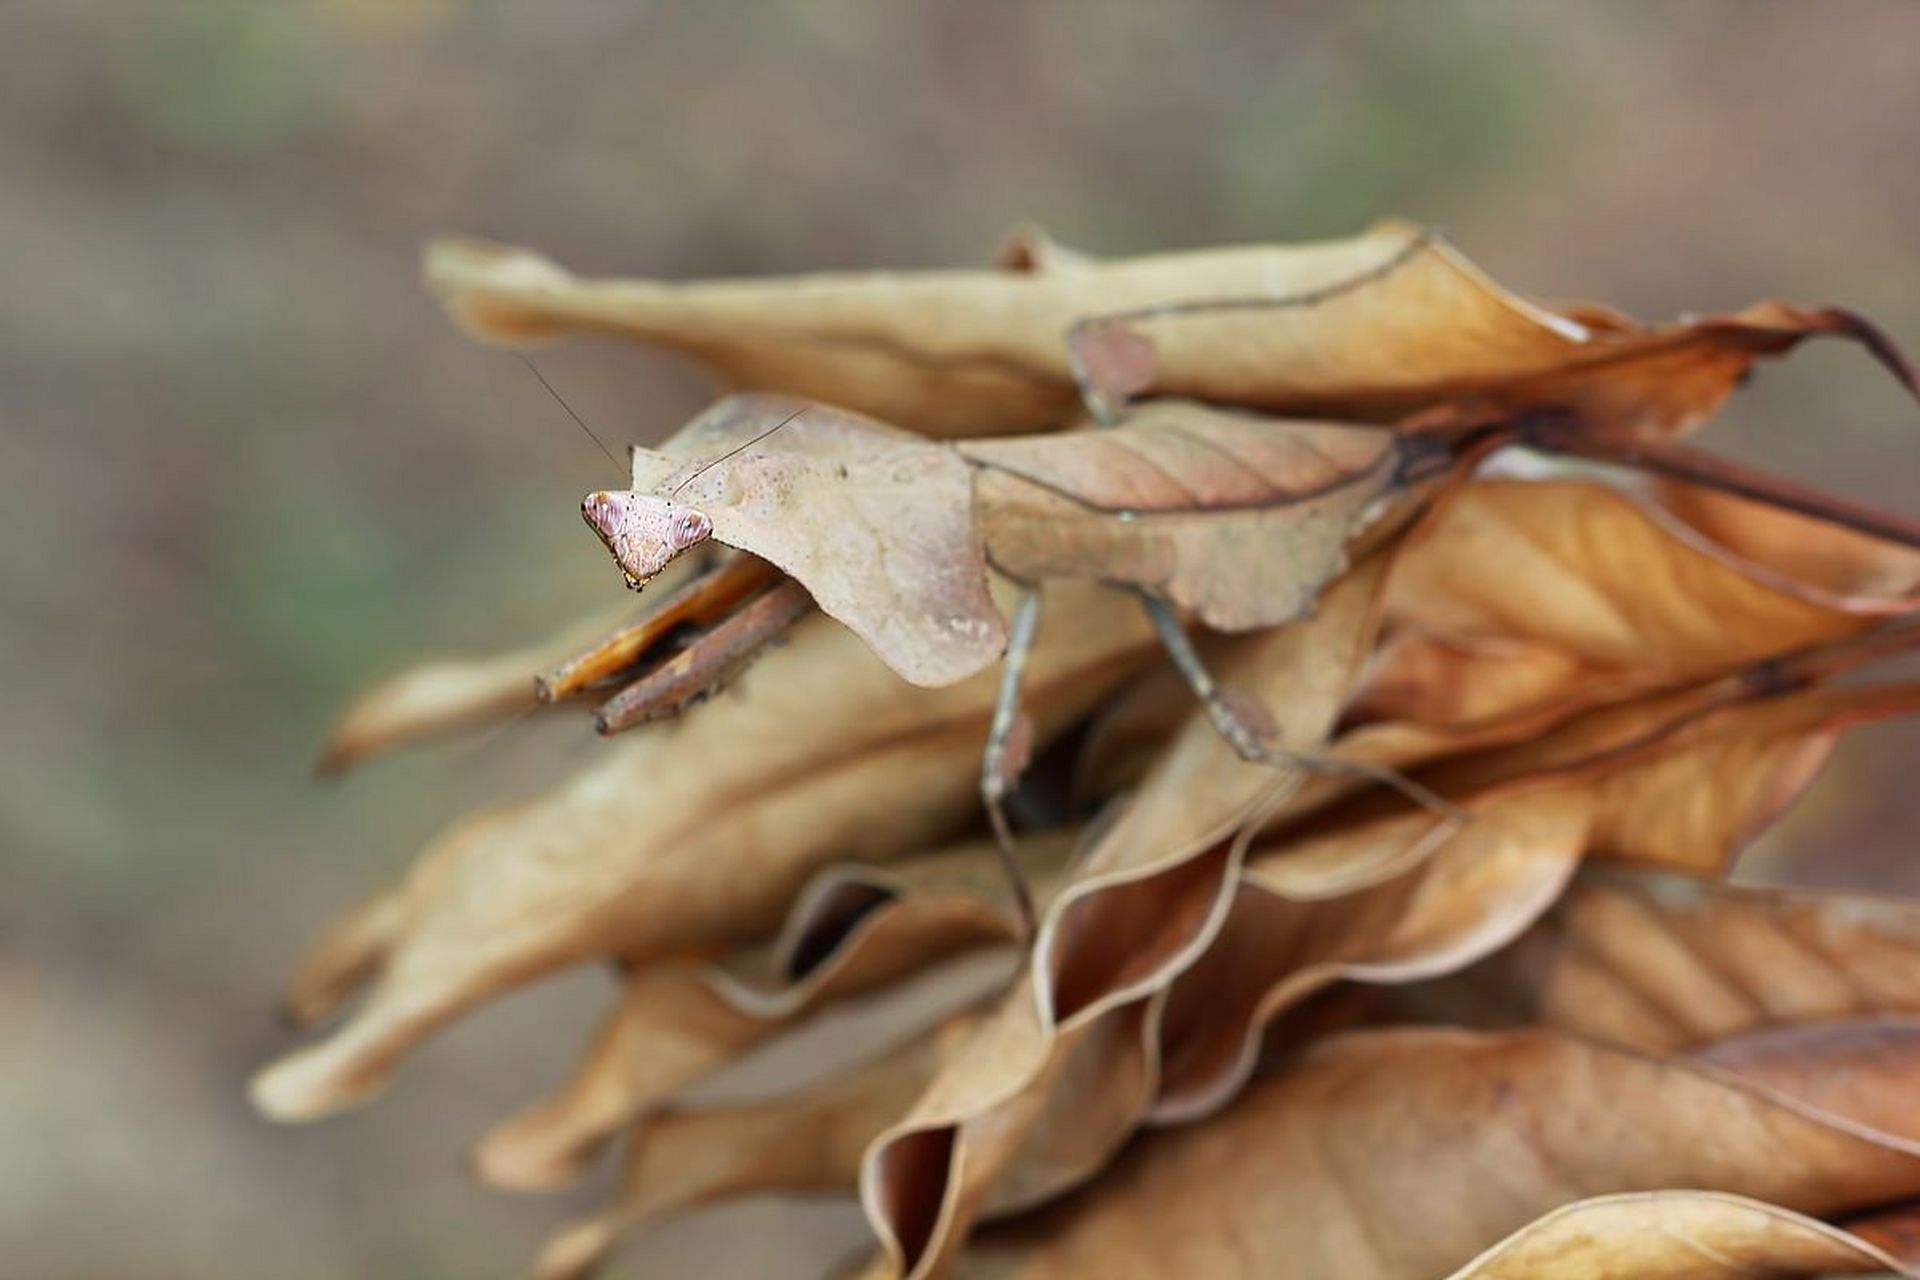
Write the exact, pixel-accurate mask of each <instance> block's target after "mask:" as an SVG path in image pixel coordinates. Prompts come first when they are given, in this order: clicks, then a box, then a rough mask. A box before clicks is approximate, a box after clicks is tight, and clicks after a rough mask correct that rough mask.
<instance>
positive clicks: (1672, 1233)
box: [1447, 1191, 1913, 1280]
mask: <svg viewBox="0 0 1920 1280" xmlns="http://www.w3.org/2000/svg"><path fill="white" fill-rule="evenodd" d="M1886 1271H1892V1272H1898V1273H1899V1274H1900V1275H1911V1274H1913V1273H1912V1272H1910V1271H1909V1270H1908V1269H1907V1268H1905V1267H1904V1266H1902V1265H1901V1264H1900V1262H1899V1261H1898V1260H1897V1259H1896V1258H1895V1257H1894V1256H1893V1255H1892V1254H1890V1253H1888V1252H1886V1251H1885V1250H1883V1249H1881V1248H1880V1247H1879V1246H1878V1245H1876V1244H1875V1243H1874V1242H1873V1241H1872V1240H1871V1239H1868V1238H1865V1237H1863V1236H1861V1235H1857V1234H1853V1233H1851V1232H1848V1231H1841V1230H1839V1229H1837V1228H1835V1227H1832V1226H1829V1225H1828V1224H1827V1223H1824V1222H1821V1221H1820V1220H1819V1219H1817V1218H1809V1217H1807V1216H1806V1215H1805V1214H1799V1213H1793V1212H1790V1211H1789V1210H1786V1209H1781V1208H1778V1207H1776V1206H1774V1205H1770V1204H1762V1203H1761V1202H1760V1201H1758V1200H1749V1199H1747V1198H1745V1197H1743V1196H1729V1195H1717V1194H1714V1193H1712V1192H1706V1191H1642V1192H1628V1193H1625V1194H1622V1195H1614V1196H1596V1197H1595V1198H1593V1199H1591V1200H1581V1201H1578V1202H1576V1203H1574V1204H1570V1205H1565V1206H1562V1207H1561V1208H1558V1209H1555V1210H1554V1211H1553V1212H1551V1213H1549V1214H1547V1215H1546V1216H1545V1217H1543V1218H1540V1219H1538V1220H1537V1221H1535V1222H1531V1223H1529V1224H1527V1225H1526V1226H1524V1227H1522V1228H1520V1230H1518V1231H1516V1232H1514V1233H1513V1234H1512V1235H1510V1236H1508V1237H1507V1238H1506V1239H1505V1240H1502V1241H1501V1242H1500V1243H1499V1244H1496V1245H1494V1246H1493V1247H1492V1248H1491V1249H1488V1250H1487V1251H1486V1252H1485V1253H1483V1254H1481V1255H1480V1256H1479V1257H1477V1258H1475V1259H1474V1260H1473V1261H1472V1262H1469V1263H1468V1264H1467V1265H1466V1266H1464V1267H1462V1268H1460V1270H1458V1271H1456V1272H1454V1273H1453V1274H1452V1275H1451V1276H1449V1277H1448V1278H1447V1280H1533V1278H1534V1277H1537V1276H1554V1277H1556V1278H1558V1280H1744V1278H1745V1277H1749V1276H1755V1275H1766V1276H1773V1277H1778V1278H1779V1280H1787V1278H1788V1277H1792V1276H1839V1275H1877V1274H1879V1273H1881V1272H1886Z"/></svg>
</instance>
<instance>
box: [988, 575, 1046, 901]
mask: <svg viewBox="0 0 1920 1280" xmlns="http://www.w3.org/2000/svg"><path fill="white" fill-rule="evenodd" d="M1039 629H1040V592H1039V590H1038V588H1035V587H1028V588H1027V590H1026V593H1025V594H1024V595H1022V596H1021V597H1020V604H1019V607H1018V608H1016V609H1015V610H1014V614H1013V632H1012V635H1011V636H1010V638H1009V639H1008V641H1007V656H1006V659H1005V661H1004V662H1003V663H1002V664H1001V667H1000V697H999V700H998V701H997V702H995V703H994V707H993V724H992V727H991V728H990V729H988V731H987V749H986V752H985V753H984V754H983V755H982V757H981V761H980V799H981V801H982V802H983V803H984V804H985V805H986V808H987V820H988V822H990V823H991V824H992V825H993V842H994V848H995V849H997V850H998V851H999V853H1000V861H1001V865H1002V866H1004V867H1005V868H1006V872H1007V880H1008V881H1009V883H1011V884H1012V886H1013V894H1014V900H1015V902H1016V903H1017V904H1018V905H1019V908H1020V922H1021V925H1022V929H1023V932H1024V933H1025V935H1026V936H1027V937H1029V938H1031V937H1032V936H1033V930H1034V925H1035V922H1036V917H1035V915H1034V910H1033V894H1032V893H1031V892H1030V891H1029V890H1028V888H1027V880H1026V877H1025V876H1024V875H1023V874H1021V871H1020V866H1019V864H1018V863H1017V862H1015V861H1014V858H1013V827H1012V826H1011V824H1009V822H1008V821H1007V810H1006V798H1007V793H1008V792H1009V791H1011V790H1013V788H1014V786H1015V784H1017V783H1018V782H1019V781H1020V774H1021V771H1022V770H1024V769H1025V768H1026V767H1027V758H1028V756H1029V754H1030V753H1031V752H1032V749H1033V722H1032V721H1031V720H1029V719H1028V718H1027V716H1026V714H1025V712H1024V711H1022V710H1021V707H1020V680H1021V677H1022V676H1023V675H1025V674H1026V669H1027V658H1028V657H1029V656H1030V655H1031V654H1032V653H1033V641H1034V636H1035V635H1036V634H1037V633H1038V632H1039Z"/></svg>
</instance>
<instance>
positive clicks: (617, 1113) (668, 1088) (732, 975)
mask: <svg viewBox="0 0 1920 1280" xmlns="http://www.w3.org/2000/svg"><path fill="white" fill-rule="evenodd" d="M1071 848H1072V838H1071V837H1070V836H1069V835H1066V834H1064V833H1062V834H1056V835H1042V836H1036V837H1032V838H1029V839H1027V840H1025V841H1022V842H1021V845H1020V848H1019V851H1018V854H1019V858H1020V865H1021V867H1022V869H1023V870H1024V871H1025V872H1026V874H1027V876H1028V877H1029V882H1030V884H1031V885H1032V887H1033V889H1034V891H1035V893H1036V895H1037V896H1041V897H1042V898H1043V900H1044V897H1045V896H1046V895H1047V894H1049V893H1050V891H1051V890H1052V889H1053V888H1054V887H1055V886H1056V885H1057V883H1058V880H1059V876H1060V872H1061V870H1062V864H1063V863H1064V861H1065V859H1066V856H1067V854H1068V853H1069V852H1070V851H1071ZM1019 931H1020V917H1019V909H1018V905H1017V903H1016V902H1015V900H1014V895H1013V891H1012V888H1011V886H1010V885H1009V884H1008V882H1007V877H1006V873H1005V871H1004V869H1003V867H1002V865H1001V862H1000V859H999V856H998V854H997V852H996V851H995V850H994V849H993V848H992V847H991V846H986V845H968V846H964V847H962V848H959V849H956V850H953V851H951V852H948V853H942V854H935V855H931V856H926V857H916V858H912V859H909V860H907V861H905V862H902V863H899V864H896V865H894V866H892V867H887V868H882V867H866V866H854V865H846V866H838V867H829V868H826V869H825V870H823V871H822V872H820V873H819V874H818V875H816V876H815V877H814V878H813V880H812V881H811V882H809V884H808V886H807V888H806V889H804V890H802V891H801V893H800V895H799V897H798V898H797V899H796V900H795V903H794V906H793V909H792V911H791V912H790V913H789V914H788V916H787V920H786V923H785V924H784V925H783V926H782V927H781V930H780V934H779V936H778V937H777V938H776V939H775V940H774V941H773V942H772V943H771V944H769V945H768V946H766V947H764V948H756V949H753V950H750V951H747V952H743V953H741V954H739V955H737V956H735V957H732V958H730V959H726V960H723V961H719V962H715V963H711V964H696V963H693V962H681V963H677V964H676V963H668V964H665V965H662V966H657V967H649V968H644V969H641V970H640V971H639V972H637V973H635V974H634V975H633V977H632V978H630V979H629V980H628V984H627V990H626V994H625V997H624V998H623V999H622V1000H621V1002H620V1004H619V1005H618V1007H616V1008H615V1009H614V1011H613V1012H612V1013H611V1014H609V1015H608V1017H607V1019H606V1020H605V1022H603V1023H602V1025H601V1027H600V1030H599V1031H598V1032H597V1033H596V1034H595V1036H594V1041H593V1044H592V1046H591V1048H589V1050H588V1051H587V1055H586V1058H585V1059H584V1061H582V1063H581V1064H580V1067H579V1069H578V1070H576V1071H575V1073H574V1075H573V1078H572V1079H570V1080H569V1081H568V1082H567V1084H566V1086H565V1087H564V1088H562V1089H561V1090H560V1091H559V1093H557V1094H556V1095H555V1096H554V1097H553V1098H551V1099H549V1100H548V1101H546V1102H543V1103H541V1104H540V1105H538V1106H536V1107H534V1108H532V1109H531V1110H529V1111H527V1112H525V1113H523V1114H521V1115H519V1116H516V1117H515V1118H514V1119H512V1120H510V1121H508V1122H507V1123H506V1124H504V1125H502V1126H501V1127H499V1128H498V1129H496V1130H494V1131H493V1133H491V1134H490V1135H488V1137H487V1139H486V1140H485V1141H484V1142H483V1143H481V1145H480V1147H479V1148H478V1150H477V1152H476V1154H475V1165H476V1167H477V1168H478V1169H479V1171H480V1175H481V1177H482V1178H484V1179H485V1180H486V1181H488V1182H491V1183H493V1184H494V1185H496V1186H502V1187H510V1188H516V1189H523V1190H534V1189H542V1188H546V1187H552V1186H557V1185H559V1184H561V1183H564V1182H569V1181H571V1180H573V1179H574V1178H575V1177H577V1176H579V1174H580V1173H581V1172H582V1170H583V1169H584V1167H585V1163H586V1161H587V1159H588V1158H589V1157H590V1156H591V1155H592V1154H593V1153H594V1152H595V1151H596V1150H598V1149H599V1147H600V1145H601V1144H602V1143H604V1142H606V1141H607V1140H608V1139H610V1138H612V1137H613V1136H614V1135H615V1134H617V1133H618V1132H619V1131H620V1130H622V1129H624V1128H625V1127H626V1126H627V1125H629V1124H630V1123H632V1122H633V1121H634V1120H635V1119H637V1118H638V1117H639V1116H641V1115H642V1114H644V1113H645V1112H647V1111H648V1110H650V1109H652V1108H654V1107H657V1106H659V1105H660V1104H661V1103H663V1102H664V1101H666V1100H667V1099H668V1098H669V1097H671V1096H672V1095H673V1094H675V1093H676V1092H678V1091H679V1090H681V1089H683V1088H685V1087H686V1086H688V1085H690V1084H692V1083H694V1082H695V1081H697V1080H700V1079H702V1078H704V1077H705V1076H707V1075H708V1074H710V1073H711V1072H713V1071H715V1070H717V1069H718V1068H719V1067H720V1066H722V1065H724V1064H725V1063H728V1062H731V1061H733V1060H734V1059H735V1058H738V1057H739V1056H740V1055H742V1054H744V1053H745V1052H747V1051H748V1050H749V1049H751V1048H753V1047H754V1046H756V1045H759V1044H762V1043H764V1042H765V1041H766V1040H768V1039H770V1038H771V1037H773V1036H775V1035H778V1034H780V1033H781V1032H782V1031H783V1030H785V1029H787V1028H788V1027H790V1026H792V1025H793V1023H794V1022H795V1021H796V1020H798V1019H799V1018H801V1017H803V1016H806V1015H809V1014H811V1013H813V1012H814V1011H816V1010H818V1009H820V1008H822V1007H823V1006H826V1005H828V1004H831V1003H832V1002H834V1001H837V1000H842V999H845V998H847V997H850V996H855V995H859V994H862V993H865V992H869V991H872V990H875V989H876V988H879V987H883V986H886V985H888V984H890V983H894V982H897V981H900V980H901V979H903V978H905V977H906V976H908V975H910V974H912V973H914V972H916V971H918V970H920V969H922V968H924V967H926V966H929V965H931V964H933V963H935V962H937V961H939V960H942V959H945V958H947V957H950V956H953V955H957V954H959V953H960V952H963V951H966V950H969V949H972V948H977V947H981V946H986V945H990V944H994V943H1007V942H1012V941H1014V940H1015V939H1016V938H1017V937H1018V936H1019Z"/></svg>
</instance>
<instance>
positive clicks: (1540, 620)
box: [1356, 480, 1920, 730]
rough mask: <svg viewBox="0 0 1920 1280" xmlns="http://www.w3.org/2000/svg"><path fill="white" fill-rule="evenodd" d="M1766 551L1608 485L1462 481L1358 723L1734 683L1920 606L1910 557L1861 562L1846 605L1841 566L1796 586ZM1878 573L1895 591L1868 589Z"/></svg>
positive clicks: (1531, 709) (1437, 522) (1516, 710)
mask: <svg viewBox="0 0 1920 1280" xmlns="http://www.w3.org/2000/svg"><path fill="white" fill-rule="evenodd" d="M1673 492H1674V493H1676V494H1678V493H1681V492H1682V491H1681V490H1680V489H1678V488H1677V487H1676V488H1675V489H1674V490H1673ZM1685 492H1687V493H1688V494H1689V495H1691V493H1692V491H1691V490H1688V491H1685ZM1805 523H1806V522H1805V521H1803V520H1801V519H1799V518H1798V517H1794V516H1790V515H1787V514H1785V513H1782V512H1778V511H1768V512H1766V513H1765V514H1764V515H1761V514H1755V515H1754V516H1753V517H1752V527H1753V528H1756V529H1758V528H1767V529H1769V530H1780V529H1783V528H1798V527H1801V526H1803V525H1804V524H1805ZM1756 542H1757V539H1756V538H1748V539H1746V540H1744V545H1743V546H1741V547H1738V548H1735V547H1728V546H1724V545H1721V544H1718V543H1715V542H1712V541H1710V540H1709V539H1707V538H1705V537H1703V536H1701V535H1700V534H1699V533H1697V532H1694V531H1692V530H1690V529H1689V528H1688V527H1687V526H1686V525H1684V524H1682V523H1680V522H1679V521H1677V520H1675V519H1673V518H1671V517H1670V516H1667V515H1666V514H1665V513H1664V512H1663V511H1662V510H1660V509H1659V508H1656V507H1654V506H1652V505H1650V504H1648V503H1646V502H1643V501H1640V500H1638V499H1635V498H1633V497H1631V496H1629V495H1628V494H1625V493H1623V492H1621V491H1619V490H1617V489H1613V488H1610V487H1608V486H1605V485H1599V484H1593V483H1588V482H1581V481H1567V480H1550V481H1531V482H1523V481H1488V482H1481V483H1476V484H1471V485H1464V486H1461V487H1460V488H1458V489H1456V490H1455V491H1454V492H1453V493H1451V494H1449V495H1448V496H1447V497H1446V498H1443V499H1442V500H1441V503H1440V504H1439V506H1438V508H1437V509H1436V510H1435V512H1434V514H1433V516H1432V518H1430V519H1429V520H1428V521H1426V522H1425V523H1424V524H1423V525H1422V527H1421V529H1420V532H1419V534H1418V535H1417V536H1416V537H1414V538H1413V539H1411V540H1410V541H1409V544H1408V546H1407V547H1406V549H1405V551H1404V553H1403V554H1402V555H1401V556H1400V557H1399V560H1398V562H1397V563H1396V565H1395V568H1394V574H1393V579H1392V581H1391V582H1390V583H1389V585H1388V588H1387V597H1386V604H1385V609H1386V612H1387V616H1388V619H1389V621H1390V624H1391V625H1392V626H1394V627H1397V628H1399V629H1400V637H1398V638H1397V640H1396V643H1395V644H1394V645H1393V646H1390V647H1389V649H1388V655H1387V661H1386V662H1385V664H1384V666H1383V669H1382V670H1381V672H1380V673H1378V674H1377V675H1376V677H1375V679H1374V681H1373V683H1372V685H1371V687H1370V688H1369V690H1368V692H1367V693H1366V694H1365V695H1363V697H1362V699H1361V701H1360V704H1359V707H1358V708H1357V709H1356V716H1357V717H1360V718H1363V719H1368V720H1372V719H1398V720H1408V721H1413V722H1416V723H1420V724H1427V725H1437V726H1445V727H1448V728H1452V729H1456V730H1459V729H1466V728H1471V727H1476V726H1484V725H1485V724H1486V723H1487V722H1489V721H1492V720H1495V719H1498V718H1501V717H1516V718H1517V717H1524V716H1527V715H1529V714H1530V713H1538V712H1539V711H1540V710H1542V709H1543V708H1557V709H1561V710H1571V709H1573V708H1575V707H1577V706H1581V705H1595V704H1597V703H1599V702H1602V701H1611V700H1614V699H1617V698H1620V697H1623V696H1626V695H1628V694H1632V693H1639V692H1643V691H1645V690H1647V689H1651V688H1658V687H1662V686H1665V685H1670V684H1676V683H1679V682H1682V681H1693V680H1700V679H1704V678H1707V677H1709V676H1713V675H1718V674H1720V673H1722V672H1725V671H1729V670H1733V669H1735V668H1737V667H1743V666H1746V665H1749V664H1751V663H1754V662H1757V661H1759V660H1761V659H1763V658H1767V657H1771V656H1773V655H1775V654H1780V653H1785V652H1788V651H1790V650H1793V649H1798V648H1802V647H1806V646H1811V645H1816V644H1820V643H1825V642H1830V641H1833V640H1837V639H1840V638H1842V637H1845V636H1849V635H1854V634H1857V633H1859V632H1862V631H1864V630H1866V629H1868V628H1869V627H1872V626H1874V625H1876V624H1877V623H1878V622H1880V621H1881V620H1883V619H1884V618H1885V617H1887V616H1889V615H1894V614H1901V613H1908V612H1911V611H1913V610H1914V609H1916V608H1920V595H1916V593H1915V588H1916V586H1920V556H1913V555H1909V554H1906V553H1902V555H1903V556H1904V563H1905V565H1906V568H1907V571H1908V572H1907V573H1906V574H1905V575H1901V576H1900V577H1899V578H1896V577H1895V576H1894V575H1892V574H1889V573H1885V572H1882V573H1878V574H1869V573H1868V572H1867V571H1866V561H1865V558H1864V556H1862V557H1856V558H1855V559H1853V560H1852V561H1851V562H1850V563H1851V564H1852V565H1853V566H1854V567H1855V569H1856V570H1858V571H1859V577H1858V579H1856V580H1854V581H1853V582H1852V583H1851V586H1852V589H1851V590H1848V591H1846V592H1844V593H1842V592H1835V591H1832V590H1829V589H1827V588H1828V584H1829V583H1831V582H1833V581H1835V580H1836V579H1837V578H1840V577H1841V576H1842V573H1843V571H1842V570H1841V569H1840V568H1839V567H1838V566H1837V565H1835V566H1831V567H1830V568H1829V569H1828V570H1827V571H1826V572H1825V573H1823V574H1822V576H1821V577H1818V578H1809V577H1801V576H1796V575H1795V574H1794V573H1793V572H1792V570H1793V569H1794V568H1795V567H1797V566H1796V565H1795V564H1794V562H1793V561H1791V560H1787V559H1784V558H1781V557H1778V556H1777V555H1775V554H1773V550H1774V549H1773V548H1772V547H1766V548H1764V550H1765V552H1766V553H1767V554H1766V558H1754V557H1753V553H1754V552H1755V551H1758V550H1761V549H1762V548H1759V547H1757V546H1756ZM1854 545H1859V546H1864V545H1865V544H1864V543H1859V542H1856V544H1854ZM1743 552H1745V553H1746V554H1743ZM1875 563H1880V564H1884V563H1885V561H1884V559H1879V558H1877V559H1876V560H1875ZM1490 566H1497V571H1490ZM1869 577H1871V578H1872V580H1873V581H1875V582H1876V583H1877V585H1878V587H1879V588H1880V590H1877V591H1873V592H1869V591H1868V590H1866V589H1865V585H1866V584H1865V581H1863V580H1864V579H1868V578H1869Z"/></svg>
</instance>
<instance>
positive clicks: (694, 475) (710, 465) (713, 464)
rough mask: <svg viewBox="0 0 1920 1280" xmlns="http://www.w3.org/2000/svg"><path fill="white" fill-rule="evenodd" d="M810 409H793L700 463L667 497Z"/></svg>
mask: <svg viewBox="0 0 1920 1280" xmlns="http://www.w3.org/2000/svg"><path fill="white" fill-rule="evenodd" d="M812 407H813V406H812V405H810V404H803V405H801V406H800V407H799V408H798V409H795V410H794V411H793V412H792V413H790V414H788V415H787V416H786V417H784V418H782V419H780V421H778V422H776V423H774V424H773V425H772V426H770V427H768V428H767V429H766V430H765V431H762V432H761V433H760V434H759V435H757V436H755V437H754V438H753V439H751V440H749V441H747V442H746V443H745V444H742V445H735V446H734V447H733V448H731V449H729V450H727V451H726V452H725V453H723V454H721V455H720V456H719V457H717V458H715V459H713V461H711V462H703V463H701V464H700V465H699V466H697V467H695V468H694V469H693V470H692V471H691V472H689V473H688V474H687V477H686V479H684V480H682V481H681V482H680V483H679V484H677V485H675V486H673V488H672V489H670V490H668V491H667V496H668V497H669V498H671V497H672V496H673V495H674V494H676V493H678V492H680V491H681V490H682V489H684V488H686V487H687V486H688V485H689V484H691V483H692V482H693V481H694V480H695V479H697V478H698V477H699V476H700V474H701V473H702V472H704V471H707V470H708V469H710V468H713V467H717V466H719V465H720V464H721V463H723V462H725V461H726V460H727V459H728V458H731V457H733V456H734V455H735V454H740V453H745V452H746V451H747V450H749V449H751V448H753V446H755V445H757V444H759V443H760V442H761V441H762V440H765V439H766V438H767V437H768V436H770V435H772V434H773V433H774V432H776V431H778V430H779V429H780V428H782V427H784V426H786V425H787V424H788V423H789V422H792V421H793V420H794V419H795V418H797V417H799V416H800V415H801V414H803V413H805V412H806V411H807V410H808V409H811V408H812Z"/></svg>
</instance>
